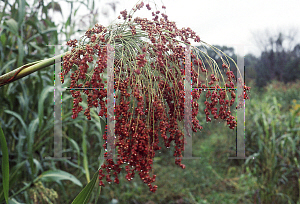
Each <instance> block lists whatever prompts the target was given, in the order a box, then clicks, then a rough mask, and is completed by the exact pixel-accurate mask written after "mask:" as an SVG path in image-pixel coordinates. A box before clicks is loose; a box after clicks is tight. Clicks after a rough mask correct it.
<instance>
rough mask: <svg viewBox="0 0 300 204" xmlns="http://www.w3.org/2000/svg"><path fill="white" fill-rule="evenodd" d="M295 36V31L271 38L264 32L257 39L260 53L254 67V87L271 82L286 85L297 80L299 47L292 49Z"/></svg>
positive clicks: (299, 61) (281, 33)
mask: <svg viewBox="0 0 300 204" xmlns="http://www.w3.org/2000/svg"><path fill="white" fill-rule="evenodd" d="M296 34H297V32H295V30H290V31H289V33H288V34H284V33H283V32H279V34H277V35H273V36H271V35H270V34H269V33H268V32H266V34H265V36H263V35H260V37H259V38H257V43H258V46H259V47H260V48H261V49H262V53H261V56H260V58H259V60H258V62H257V64H256V66H255V71H256V75H257V77H256V85H258V86H260V87H262V86H265V85H266V84H267V83H268V82H269V81H271V80H278V81H282V82H284V83H287V82H291V81H295V80H296V79H299V77H300V75H299V71H300V70H299V65H300V60H299V55H300V54H299V53H300V51H299V50H300V45H299V44H298V45H296V46H294V48H293V44H295V36H296ZM287 45H288V46H287Z"/></svg>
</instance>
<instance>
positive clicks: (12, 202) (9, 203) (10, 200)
mask: <svg viewBox="0 0 300 204" xmlns="http://www.w3.org/2000/svg"><path fill="white" fill-rule="evenodd" d="M8 204H23V203H19V202H18V201H16V199H14V198H12V199H9V200H8Z"/></svg>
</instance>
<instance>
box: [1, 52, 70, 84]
mask: <svg viewBox="0 0 300 204" xmlns="http://www.w3.org/2000/svg"><path fill="white" fill-rule="evenodd" d="M68 53H70V51H69V52H65V53H63V54H61V55H57V56H54V57H52V58H48V59H44V60H40V61H36V62H32V63H29V64H25V65H23V66H21V67H19V68H17V69H15V70H13V71H11V72H9V73H6V74H4V75H2V76H0V87H1V86H4V85H6V84H9V83H11V82H13V81H16V80H18V79H20V78H22V77H24V76H27V75H29V74H32V73H33V72H36V71H38V70H40V69H43V68H45V67H48V66H50V65H53V64H55V60H56V59H59V58H62V57H63V56H64V55H66V54H68ZM11 78H12V79H11ZM10 79H11V80H10Z"/></svg>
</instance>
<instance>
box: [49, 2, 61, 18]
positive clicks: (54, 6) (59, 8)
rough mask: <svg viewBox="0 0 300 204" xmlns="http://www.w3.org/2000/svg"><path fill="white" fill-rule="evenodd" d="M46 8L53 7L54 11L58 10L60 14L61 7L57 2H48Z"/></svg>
mask: <svg viewBox="0 0 300 204" xmlns="http://www.w3.org/2000/svg"><path fill="white" fill-rule="evenodd" d="M46 7H47V8H48V9H53V10H54V11H58V12H60V13H61V15H62V11H61V7H60V5H59V3H57V2H50V3H49V4H48V5H47V6H46Z"/></svg>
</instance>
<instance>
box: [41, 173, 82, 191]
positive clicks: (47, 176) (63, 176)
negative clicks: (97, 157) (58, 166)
mask: <svg viewBox="0 0 300 204" xmlns="http://www.w3.org/2000/svg"><path fill="white" fill-rule="evenodd" d="M37 180H42V181H45V182H47V181H60V180H69V181H72V182H73V183H74V184H76V185H78V186H80V187H82V184H81V182H80V181H79V180H78V179H77V178H76V177H75V176H73V175H72V174H70V173H68V172H66V171H62V170H49V171H45V172H44V173H42V174H41V175H39V177H38V178H37V179H36V181H37Z"/></svg>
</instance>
